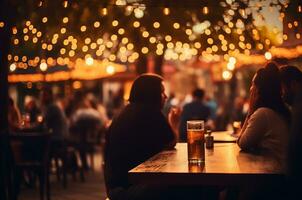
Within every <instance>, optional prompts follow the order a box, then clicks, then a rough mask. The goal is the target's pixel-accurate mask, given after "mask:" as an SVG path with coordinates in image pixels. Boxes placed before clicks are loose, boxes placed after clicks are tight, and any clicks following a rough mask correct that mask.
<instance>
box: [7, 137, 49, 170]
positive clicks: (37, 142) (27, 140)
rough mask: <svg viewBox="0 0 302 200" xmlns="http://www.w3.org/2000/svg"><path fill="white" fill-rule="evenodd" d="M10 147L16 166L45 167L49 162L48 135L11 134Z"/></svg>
mask: <svg viewBox="0 0 302 200" xmlns="http://www.w3.org/2000/svg"><path fill="white" fill-rule="evenodd" d="M10 146H11V151H12V157H13V161H14V163H15V164H16V165H18V164H23V163H36V164H41V165H43V164H45V165H46V164H47V163H48V161H49V148H50V134H46V133H42V132H34V133H17V134H12V135H10Z"/></svg>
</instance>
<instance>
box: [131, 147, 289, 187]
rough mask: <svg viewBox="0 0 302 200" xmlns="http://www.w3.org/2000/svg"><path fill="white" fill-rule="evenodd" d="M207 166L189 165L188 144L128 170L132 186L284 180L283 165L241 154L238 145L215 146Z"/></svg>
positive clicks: (208, 158) (235, 183)
mask: <svg viewBox="0 0 302 200" xmlns="http://www.w3.org/2000/svg"><path fill="white" fill-rule="evenodd" d="M205 160H206V161H205V163H204V165H201V166H198V165H189V164H188V161H187V144H186V143H178V144H177V145H176V148H175V149H174V150H167V151H163V152H161V153H159V154H157V155H155V156H153V157H152V158H150V159H149V160H147V161H146V162H144V163H142V164H140V165H139V166H137V167H135V168H134V169H132V170H130V171H129V174H128V175H129V180H130V182H132V183H153V184H181V185H223V186H226V185H242V184H253V183H255V184H257V182H259V181H261V182H262V183H263V182H266V181H267V182H272V181H279V180H283V178H284V175H283V174H282V172H281V167H280V165H279V164H278V163H277V162H276V161H274V160H272V159H269V158H267V157H263V156H259V155H253V154H248V153H244V152H241V151H240V149H239V147H238V146H237V144H235V143H215V144H214V149H213V150H207V149H206V151H205Z"/></svg>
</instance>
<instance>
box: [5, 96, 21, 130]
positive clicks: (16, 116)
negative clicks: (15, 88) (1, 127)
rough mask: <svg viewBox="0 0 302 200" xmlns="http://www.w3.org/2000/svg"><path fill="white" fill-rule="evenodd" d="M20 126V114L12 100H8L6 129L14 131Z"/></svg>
mask: <svg viewBox="0 0 302 200" xmlns="http://www.w3.org/2000/svg"><path fill="white" fill-rule="evenodd" d="M20 125H21V114H20V111H19V109H18V107H17V106H16V105H15V102H14V100H13V99H12V98H11V97H9V99H8V127H9V130H10V131H16V130H17V129H18V128H20Z"/></svg>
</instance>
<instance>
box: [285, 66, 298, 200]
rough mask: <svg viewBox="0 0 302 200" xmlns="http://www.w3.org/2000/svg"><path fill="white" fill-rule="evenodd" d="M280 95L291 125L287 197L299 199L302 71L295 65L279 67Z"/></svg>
mask: <svg viewBox="0 0 302 200" xmlns="http://www.w3.org/2000/svg"><path fill="white" fill-rule="evenodd" d="M280 73H281V81H282V97H283V100H284V101H285V102H286V103H287V105H288V106H289V108H290V109H291V114H292V125H291V129H290V133H291V134H290V140H289V149H288V166H287V177H288V181H289V182H288V183H289V184H288V192H289V193H288V195H289V196H288V198H289V199H293V200H294V199H300V182H301V180H302V172H301V169H302V158H301V155H302V123H301V119H302V103H301V102H302V72H301V71H300V70H299V69H298V68H297V67H295V66H289V65H287V66H283V67H281V68H280Z"/></svg>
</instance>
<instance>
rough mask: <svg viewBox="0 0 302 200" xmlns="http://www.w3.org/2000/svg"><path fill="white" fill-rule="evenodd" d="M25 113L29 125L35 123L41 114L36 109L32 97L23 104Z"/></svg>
mask: <svg viewBox="0 0 302 200" xmlns="http://www.w3.org/2000/svg"><path fill="white" fill-rule="evenodd" d="M25 112H26V113H27V114H28V115H29V118H30V123H36V122H37V117H38V116H39V115H40V114H41V110H40V109H39V108H38V105H37V102H36V99H34V98H33V97H31V98H30V100H29V101H28V102H27V103H26V104H25Z"/></svg>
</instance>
